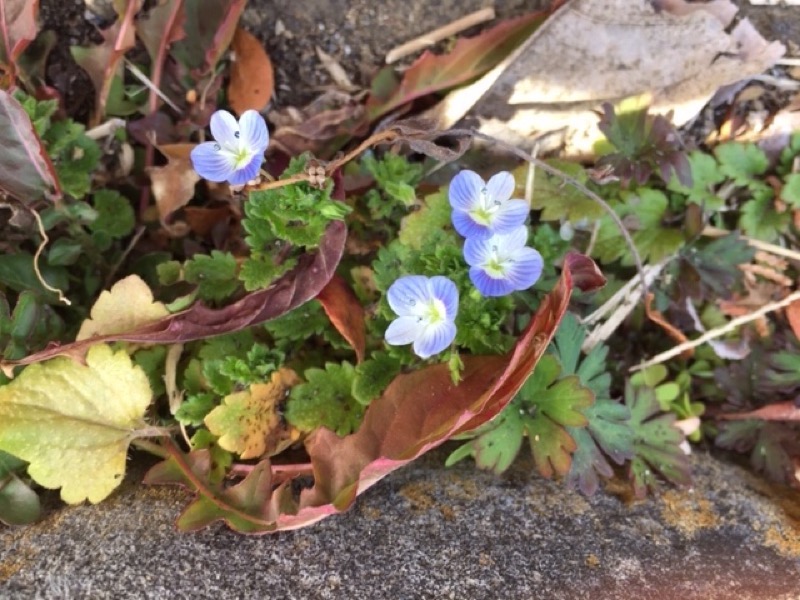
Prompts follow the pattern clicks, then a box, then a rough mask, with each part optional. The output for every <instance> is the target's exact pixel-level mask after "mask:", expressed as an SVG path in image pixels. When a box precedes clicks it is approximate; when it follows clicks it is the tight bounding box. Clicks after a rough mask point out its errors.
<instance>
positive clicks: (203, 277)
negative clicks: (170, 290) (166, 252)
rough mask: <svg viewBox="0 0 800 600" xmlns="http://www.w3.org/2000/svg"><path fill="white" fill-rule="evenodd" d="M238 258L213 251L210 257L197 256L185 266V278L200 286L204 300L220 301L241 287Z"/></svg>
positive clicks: (199, 290) (226, 253) (199, 293)
mask: <svg viewBox="0 0 800 600" xmlns="http://www.w3.org/2000/svg"><path fill="white" fill-rule="evenodd" d="M236 271H237V267H236V258H235V257H234V256H233V254H231V253H230V252H220V251H219V250H212V251H211V254H210V255H206V254H196V255H195V256H194V257H192V258H191V259H190V260H187V261H186V264H185V265H184V272H183V275H184V278H185V279H186V281H188V282H189V283H192V284H195V285H197V286H198V295H199V296H200V298H201V299H203V300H211V301H220V300H224V299H226V298H227V297H228V296H230V295H231V294H233V293H234V292H235V291H236V289H237V288H238V287H239V280H238V279H237V277H236Z"/></svg>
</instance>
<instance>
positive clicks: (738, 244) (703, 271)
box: [681, 233, 756, 298]
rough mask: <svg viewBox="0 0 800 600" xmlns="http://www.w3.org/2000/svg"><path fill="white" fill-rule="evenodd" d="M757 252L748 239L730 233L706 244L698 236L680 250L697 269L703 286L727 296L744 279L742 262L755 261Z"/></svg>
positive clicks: (686, 259)
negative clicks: (697, 238)
mask: <svg viewBox="0 0 800 600" xmlns="http://www.w3.org/2000/svg"><path fill="white" fill-rule="evenodd" d="M755 254H756V249H755V248H753V247H752V246H751V245H750V244H749V243H747V241H746V240H744V239H742V237H741V236H740V235H739V234H737V233H731V234H728V235H726V236H724V237H721V238H717V239H715V240H713V241H711V242H710V243H707V244H704V243H703V242H701V241H699V240H698V241H696V242H695V243H693V244H691V245H690V246H688V247H687V248H685V249H684V250H683V251H682V252H681V258H682V259H683V260H684V261H685V263H686V264H688V265H689V266H690V267H691V268H692V269H694V271H695V272H696V273H697V276H698V277H699V278H700V283H701V285H702V286H705V287H706V288H707V289H708V290H710V292H711V293H712V294H714V295H715V296H719V297H722V298H727V297H729V296H730V294H731V292H732V291H733V289H734V288H735V286H736V285H737V284H738V283H739V282H740V281H741V280H742V270H741V269H740V268H739V265H744V264H747V263H749V262H750V261H752V260H753V257H754V256H755ZM686 279H687V280H688V279H689V278H688V277H687V278H686Z"/></svg>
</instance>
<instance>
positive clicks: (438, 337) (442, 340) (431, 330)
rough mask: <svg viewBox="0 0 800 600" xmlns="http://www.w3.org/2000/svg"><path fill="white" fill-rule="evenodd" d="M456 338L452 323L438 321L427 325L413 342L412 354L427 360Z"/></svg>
mask: <svg viewBox="0 0 800 600" xmlns="http://www.w3.org/2000/svg"><path fill="white" fill-rule="evenodd" d="M455 337H456V326H455V323H453V322H452V321H439V322H438V323H434V324H432V325H428V326H427V327H425V329H423V331H422V333H420V335H419V337H417V339H416V340H414V354H416V355H417V356H419V357H420V358H429V357H431V356H433V355H434V354H439V352H441V351H442V350H444V349H445V348H447V347H448V346H449V345H450V344H451V343H452V341H453V340H454V339H455Z"/></svg>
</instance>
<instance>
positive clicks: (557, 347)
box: [552, 313, 611, 398]
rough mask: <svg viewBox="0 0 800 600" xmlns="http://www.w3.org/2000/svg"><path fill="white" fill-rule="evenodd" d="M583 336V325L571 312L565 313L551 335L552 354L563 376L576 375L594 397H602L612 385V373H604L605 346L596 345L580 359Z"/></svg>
mask: <svg viewBox="0 0 800 600" xmlns="http://www.w3.org/2000/svg"><path fill="white" fill-rule="evenodd" d="M584 339H586V328H585V327H583V326H582V325H581V324H580V323H579V322H578V319H577V317H576V316H575V315H574V314H572V313H567V314H566V315H564V318H563V319H562V320H561V324H560V325H559V326H558V330H557V331H556V335H555V336H554V338H553V346H552V348H553V354H554V355H555V356H556V357H557V358H558V361H559V363H561V368H562V370H563V373H564V374H565V375H577V376H578V378H579V379H580V382H581V385H583V386H584V387H587V388H589V389H590V390H591V391H592V392H593V393H594V395H595V397H597V398H605V397H607V396H608V394H609V387H610V386H611V375H610V374H609V373H607V372H606V356H607V355H608V347H607V346H605V345H603V344H598V345H596V346H595V347H594V348H592V350H591V352H589V354H587V355H586V356H585V357H584V358H583V360H580V356H581V346H582V345H583V341H584Z"/></svg>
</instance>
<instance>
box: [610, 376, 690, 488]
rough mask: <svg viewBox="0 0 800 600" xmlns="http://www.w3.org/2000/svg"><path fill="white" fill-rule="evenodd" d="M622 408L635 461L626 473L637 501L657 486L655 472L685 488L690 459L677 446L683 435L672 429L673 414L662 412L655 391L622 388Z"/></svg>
mask: <svg viewBox="0 0 800 600" xmlns="http://www.w3.org/2000/svg"><path fill="white" fill-rule="evenodd" d="M625 405H626V406H627V407H628V409H629V410H630V414H631V418H630V427H631V429H632V430H633V436H634V440H633V451H634V458H633V461H632V462H631V465H630V467H629V470H628V475H629V477H630V480H631V482H632V484H633V492H634V494H635V496H636V497H637V498H643V497H644V496H645V495H646V494H647V491H648V489H650V490H652V489H654V488H655V487H656V485H657V479H656V472H658V473H661V475H663V476H664V477H665V478H667V479H668V480H669V481H671V482H673V483H676V484H679V485H688V484H689V483H690V477H689V457H688V456H687V455H686V454H685V453H684V452H683V450H682V449H681V447H680V445H681V443H682V442H683V441H684V435H683V432H682V431H681V430H680V429H678V428H677V427H675V415H674V414H672V413H669V414H663V413H662V414H659V413H660V412H661V408H660V405H659V403H658V399H657V398H656V394H655V391H654V390H653V389H652V388H649V387H644V386H633V385H631V384H630V382H628V383H627V384H626V387H625Z"/></svg>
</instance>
